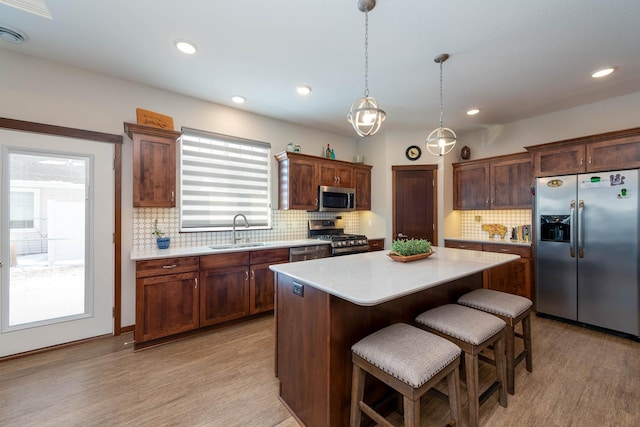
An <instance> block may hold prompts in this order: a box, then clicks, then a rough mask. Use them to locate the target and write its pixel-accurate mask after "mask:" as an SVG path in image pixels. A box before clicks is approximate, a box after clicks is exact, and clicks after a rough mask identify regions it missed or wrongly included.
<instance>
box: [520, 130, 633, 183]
mask: <svg viewBox="0 0 640 427" xmlns="http://www.w3.org/2000/svg"><path fill="white" fill-rule="evenodd" d="M525 148H526V149H527V150H528V151H529V152H531V155H532V160H533V174H534V176H536V177H542V176H553V175H567V174H574V173H587V172H602V171H608V170H620V169H634V168H638V167H640V128H635V129H627V130H622V131H616V132H608V133H603V134H598V135H591V136H586V137H581V138H574V139H569V140H565V141H558V142H551V143H548V144H542V145H536V146H531V147H525Z"/></svg>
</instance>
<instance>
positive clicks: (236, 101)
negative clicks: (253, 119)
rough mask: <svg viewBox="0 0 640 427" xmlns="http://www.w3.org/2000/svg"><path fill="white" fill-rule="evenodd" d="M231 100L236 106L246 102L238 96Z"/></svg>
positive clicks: (242, 97)
mask: <svg viewBox="0 0 640 427" xmlns="http://www.w3.org/2000/svg"><path fill="white" fill-rule="evenodd" d="M231 100H232V101H233V102H235V103H236V104H242V103H244V101H246V99H245V97H244V96H238V95H236V96H232V97H231Z"/></svg>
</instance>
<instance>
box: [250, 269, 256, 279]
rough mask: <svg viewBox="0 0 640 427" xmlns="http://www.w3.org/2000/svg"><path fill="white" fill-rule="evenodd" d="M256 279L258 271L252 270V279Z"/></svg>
mask: <svg viewBox="0 0 640 427" xmlns="http://www.w3.org/2000/svg"><path fill="white" fill-rule="evenodd" d="M255 279H256V271H255V270H251V280H255Z"/></svg>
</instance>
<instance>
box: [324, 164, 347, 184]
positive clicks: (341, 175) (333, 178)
mask: <svg viewBox="0 0 640 427" xmlns="http://www.w3.org/2000/svg"><path fill="white" fill-rule="evenodd" d="M320 185H330V186H333V187H345V188H353V168H352V167H350V166H346V165H341V164H331V163H330V162H322V161H321V162H320Z"/></svg>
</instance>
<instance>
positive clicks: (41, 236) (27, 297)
mask: <svg viewBox="0 0 640 427" xmlns="http://www.w3.org/2000/svg"><path fill="white" fill-rule="evenodd" d="M8 163H9V172H8V175H9V191H10V196H9V209H8V212H9V233H10V252H11V268H10V274H9V281H8V285H7V284H5V286H8V296H9V310H8V311H9V322H8V326H9V328H12V327H13V328H15V327H18V328H20V327H26V326H32V325H33V326H35V325H41V324H43V323H45V324H46V323H54V322H56V321H63V320H68V319H70V318H76V317H82V316H86V315H87V314H88V310H87V308H88V304H86V302H85V301H86V300H87V298H86V296H87V289H86V282H87V281H86V279H85V276H86V274H85V258H86V251H85V236H86V232H85V218H86V212H87V194H86V193H87V180H88V179H87V177H88V176H89V175H88V172H89V171H88V168H89V164H90V163H89V158H84V157H78V156H65V155H59V154H51V153H42V152H29V151H11V152H10V153H9V162H8ZM5 290H6V289H5ZM5 295H6V294H5Z"/></svg>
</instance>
